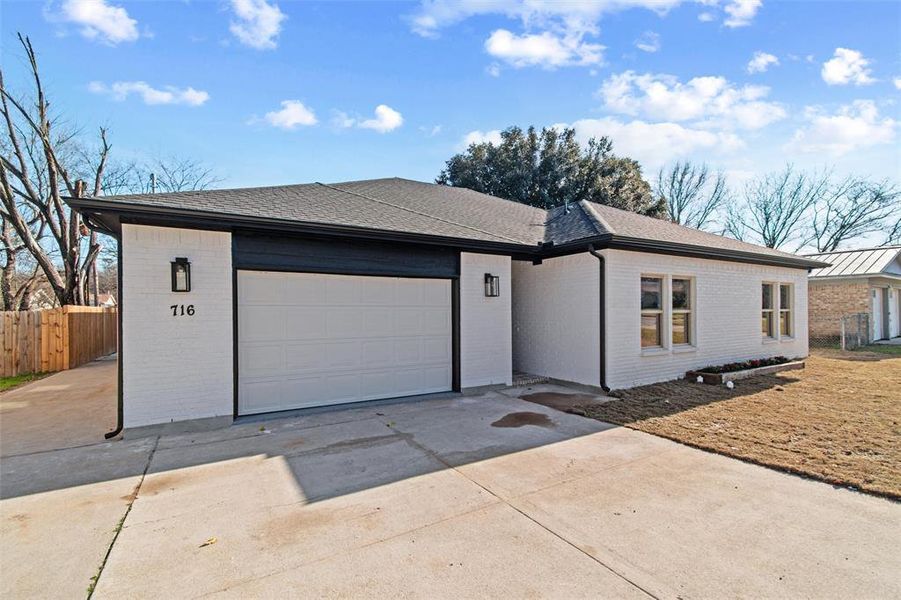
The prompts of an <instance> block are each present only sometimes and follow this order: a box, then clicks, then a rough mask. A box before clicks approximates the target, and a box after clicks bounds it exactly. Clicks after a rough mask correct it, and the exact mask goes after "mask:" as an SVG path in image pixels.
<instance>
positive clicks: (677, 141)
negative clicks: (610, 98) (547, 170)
mask: <svg viewBox="0 0 901 600" xmlns="http://www.w3.org/2000/svg"><path fill="white" fill-rule="evenodd" d="M572 127H574V128H575V130H576V137H577V139H578V140H579V141H580V142H581V143H582V144H585V143H587V142H588V140H589V139H590V138H592V137H601V136H604V135H606V136H608V137H609V138H610V139H611V140H613V151H614V152H615V153H616V154H618V155H620V156H628V157H630V158H634V159H636V160H638V161H639V162H640V163H641V164H642V167H643V168H644V169H645V172H646V173H651V172H653V171H656V170H657V169H659V168H660V167H661V166H663V165H664V164H666V163H668V162H670V161H673V160H676V159H678V158H684V157H691V156H694V155H696V154H697V153H700V152H703V151H711V152H716V153H730V152H734V151H736V150H739V149H741V148H742V147H743V146H744V143H743V142H742V140H741V139H739V137H738V136H736V135H735V134H733V133H728V132H711V131H706V130H702V129H694V128H691V127H685V126H683V125H680V124H679V123H670V122H661V123H647V122H645V121H639V120H634V121H629V122H623V121H620V120H618V119H615V118H612V117H604V118H600V119H582V120H579V121H576V122H575V123H573V124H572Z"/></svg>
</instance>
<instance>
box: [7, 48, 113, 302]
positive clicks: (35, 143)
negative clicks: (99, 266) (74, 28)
mask: <svg viewBox="0 0 901 600" xmlns="http://www.w3.org/2000/svg"><path fill="white" fill-rule="evenodd" d="M19 41H20V42H21V44H22V47H23V48H24V49H25V54H26V57H27V59H28V64H29V66H30V69H31V76H32V80H33V83H34V97H33V99H32V100H31V101H27V100H24V99H19V98H17V97H15V96H14V95H13V94H11V93H10V92H9V91H8V90H7V88H6V86H5V83H4V79H3V72H2V70H0V115H2V118H3V125H4V131H3V134H4V135H3V138H2V142H0V148H2V155H0V202H2V207H0V216H2V217H3V218H4V219H6V220H7V221H8V222H9V225H10V227H11V228H12V230H13V231H14V232H15V235H16V236H17V237H18V239H19V240H21V244H22V245H23V246H24V248H25V249H26V250H27V251H28V253H29V254H30V255H31V256H32V257H34V259H35V261H36V262H37V264H38V266H39V268H40V270H41V272H42V273H43V275H44V277H46V279H47V281H48V283H49V284H50V287H51V289H52V290H53V293H54V295H55V296H56V298H57V300H58V301H59V303H60V304H85V303H86V302H87V282H88V279H89V274H90V273H91V271H92V269H93V265H94V261H95V260H96V258H97V255H98V253H99V252H100V244H99V242H98V238H97V233H96V232H94V231H90V230H89V229H88V228H87V227H86V226H85V224H84V223H83V222H82V221H81V219H80V217H79V215H78V213H76V212H75V211H73V210H72V209H71V208H69V207H68V206H66V204H65V202H64V200H63V197H64V195H69V196H79V195H81V194H82V193H83V191H84V190H83V185H82V184H80V183H79V182H78V179H79V175H80V176H82V177H84V178H86V179H89V180H90V181H91V182H92V191H93V194H94V195H99V194H100V191H101V181H102V179H103V172H104V168H105V166H106V160H107V157H108V155H109V151H110V145H109V143H108V141H107V137H106V130H105V129H102V128H101V129H100V144H99V147H98V148H97V149H96V160H95V161H94V163H93V164H94V168H93V170H92V171H91V172H90V173H84V172H81V173H79V172H77V171H78V170H79V167H82V166H83V165H81V164H79V161H78V159H77V155H78V153H77V150H78V149H77V146H76V143H75V142H74V139H75V136H76V132H74V131H73V130H65V129H59V128H58V127H57V125H58V121H57V120H55V119H54V118H53V117H52V116H51V112H50V102H49V101H48V100H47V98H46V96H45V93H44V87H43V84H42V82H41V77H40V72H39V70H38V63H37V57H36V54H35V51H34V48H33V47H32V45H31V41H30V40H29V39H28V38H27V37H24V36H22V35H21V34H19ZM44 233H46V234H47V235H46V240H43V239H42V235H43V234H44ZM60 267H61V268H60Z"/></svg>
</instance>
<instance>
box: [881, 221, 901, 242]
mask: <svg viewBox="0 0 901 600" xmlns="http://www.w3.org/2000/svg"><path fill="white" fill-rule="evenodd" d="M895 244H901V215H899V216H898V218H896V219H895V222H894V223H891V221H889V228H888V229H887V231H886V234H885V242H884V243H883V244H882V245H883V246H893V245H895Z"/></svg>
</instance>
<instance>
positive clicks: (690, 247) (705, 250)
mask: <svg viewBox="0 0 901 600" xmlns="http://www.w3.org/2000/svg"><path fill="white" fill-rule="evenodd" d="M607 247H609V248H611V249H614V250H632V251H636V252H652V253H656V254H674V255H679V256H693V257H697V258H706V259H711V260H726V261H731V262H743V263H752V264H759V265H768V266H774V267H789V268H793V269H819V268H823V267H828V266H829V264H828V263H824V262H820V261H816V260H810V259H807V258H803V257H800V256H797V257H795V256H778V255H773V254H760V253H757V252H746V251H743V250H733V249H731V248H714V247H711V246H696V245H694V244H682V243H679V242H665V241H658V240H648V239H644V238H634V237H626V236H620V235H615V234H614V235H613V236H612V239H610V241H609V242H608V245H607Z"/></svg>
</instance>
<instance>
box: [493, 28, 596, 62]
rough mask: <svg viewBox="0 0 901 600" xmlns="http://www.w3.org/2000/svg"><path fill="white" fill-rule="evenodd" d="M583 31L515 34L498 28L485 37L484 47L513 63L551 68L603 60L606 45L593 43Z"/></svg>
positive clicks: (497, 56)
mask: <svg viewBox="0 0 901 600" xmlns="http://www.w3.org/2000/svg"><path fill="white" fill-rule="evenodd" d="M582 37H583V36H582V35H578V34H567V35H563V36H560V35H557V34H554V33H551V32H549V31H544V32H542V33H537V34H529V33H526V34H523V35H516V34H515V33H511V32H510V31H507V30H506V29H497V30H495V31H494V32H493V33H492V34H491V36H490V37H489V38H488V39H487V40H486V41H485V50H486V51H487V52H488V54H490V55H491V56H493V57H495V58H499V59H501V60H503V61H505V62H507V63H509V64H511V65H513V66H514V67H517V68H520V67H533V66H540V67H544V68H548V69H553V68H556V67H565V66H572V65H593V64H597V63H599V62H601V52H602V50H603V49H604V47H603V46H601V45H599V44H590V43H588V42H586V41H584V40H583V39H582Z"/></svg>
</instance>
